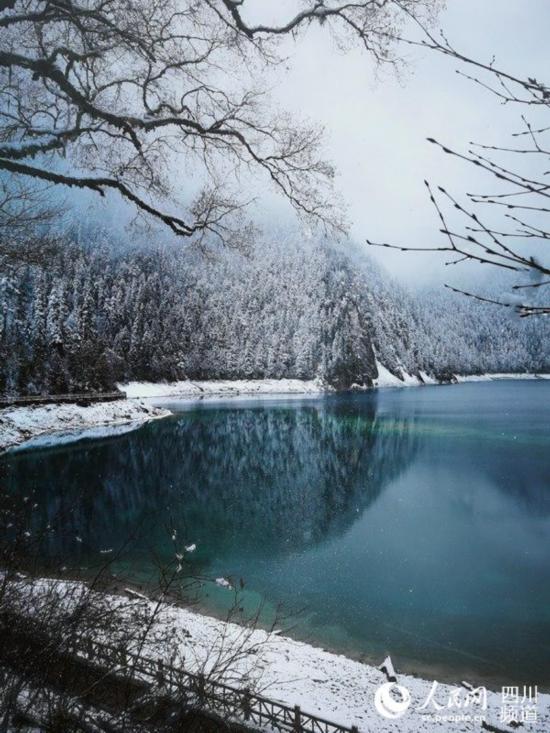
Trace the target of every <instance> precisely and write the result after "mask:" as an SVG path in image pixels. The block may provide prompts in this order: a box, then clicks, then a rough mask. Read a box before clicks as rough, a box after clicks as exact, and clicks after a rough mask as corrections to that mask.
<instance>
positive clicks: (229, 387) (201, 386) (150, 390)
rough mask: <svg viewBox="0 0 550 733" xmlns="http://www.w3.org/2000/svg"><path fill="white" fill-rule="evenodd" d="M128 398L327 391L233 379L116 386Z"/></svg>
mask: <svg viewBox="0 0 550 733" xmlns="http://www.w3.org/2000/svg"><path fill="white" fill-rule="evenodd" d="M117 386H118V387H119V389H121V390H122V391H123V392H126V394H127V396H128V397H131V398H136V397H185V398H195V397H196V398H202V397H232V396H241V395H287V394H298V395H300V394H320V393H322V392H326V391H330V388H329V387H327V385H325V384H323V382H321V381H320V380H317V379H311V380H304V379H234V380H221V379H220V380H211V381H207V382H195V381H190V380H185V381H180V382H128V384H119V385H117Z"/></svg>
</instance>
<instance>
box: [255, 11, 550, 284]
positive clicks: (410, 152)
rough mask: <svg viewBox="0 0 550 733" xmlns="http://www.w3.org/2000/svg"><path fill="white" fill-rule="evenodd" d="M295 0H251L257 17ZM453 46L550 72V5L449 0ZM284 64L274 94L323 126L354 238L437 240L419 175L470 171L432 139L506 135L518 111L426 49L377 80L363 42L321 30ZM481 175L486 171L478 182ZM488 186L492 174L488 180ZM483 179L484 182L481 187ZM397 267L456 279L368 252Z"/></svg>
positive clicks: (431, 261) (443, 179)
mask: <svg viewBox="0 0 550 733" xmlns="http://www.w3.org/2000/svg"><path fill="white" fill-rule="evenodd" d="M291 5H292V2H291V0H248V3H247V4H246V5H245V7H249V8H250V9H251V11H252V12H254V15H255V16H256V15H257V17H258V18H262V19H264V18H266V17H270V16H271V17H274V18H275V17H277V16H281V17H282V16H283V15H284V14H285V11H286V9H287V8H288V7H291ZM438 25H440V26H441V27H442V28H443V29H444V31H445V33H446V35H447V37H448V38H449V39H450V40H451V41H452V43H453V44H454V45H455V47H456V48H458V49H459V50H461V51H463V52H464V53H466V54H469V55H471V56H473V57H475V58H477V59H480V60H483V61H487V62H489V61H490V60H491V57H492V55H493V54H494V55H495V56H496V60H497V65H499V66H500V67H501V68H504V69H507V70H510V71H512V72H513V73H516V74H520V75H525V76H536V77H538V78H544V77H545V74H546V72H547V67H548V30H549V28H550V2H548V0H448V2H447V7H446V9H445V10H444V12H443V13H442V14H441V17H440V22H439V24H438ZM288 52H289V53H290V54H291V56H290V60H289V64H288V69H287V71H286V72H285V73H284V74H283V75H282V77H279V78H280V84H279V86H278V89H277V90H276V92H275V93H276V95H277V97H278V99H280V101H281V104H283V105H284V106H285V107H287V108H289V109H291V110H294V111H297V112H300V113H305V114H307V115H308V116H309V117H311V118H312V119H314V120H318V121H319V122H321V123H322V124H323V125H324V126H325V127H326V132H327V151H328V155H329V157H330V158H331V159H332V161H333V162H334V163H335V164H336V167H337V169H338V179H337V187H338V189H339V190H340V191H341V193H342V194H343V197H344V200H345V201H346V203H347V205H348V211H349V218H350V221H351V223H352V229H351V232H352V235H353V236H354V238H356V239H357V240H359V241H364V239H365V238H366V237H367V236H368V237H369V238H371V239H374V240H377V239H378V240H383V241H392V242H396V243H404V244H409V245H417V246H418V245H424V244H426V243H433V242H434V241H436V238H437V237H438V235H437V226H438V222H437V220H436V218H435V216H434V212H433V210H432V208H430V205H429V202H428V200H427V197H426V189H425V187H424V185H423V179H424V178H428V179H429V180H430V181H432V182H434V183H435V184H445V186H447V187H448V188H449V189H450V190H452V191H453V192H454V193H456V194H457V195H458V194H461V193H462V192H464V191H471V190H472V189H473V188H475V185H474V184H475V182H476V179H475V178H474V171H473V170H472V168H471V167H469V166H468V165H467V164H465V163H464V164H462V163H460V161H457V160H453V159H451V158H449V157H448V156H445V155H444V154H443V153H441V152H440V151H438V150H437V149H436V148H435V147H434V146H432V145H430V144H429V143H428V142H426V138H427V137H435V138H437V139H439V140H441V141H443V142H446V143H449V144H451V145H453V146H454V147H455V148H457V149H458V148H462V149H465V148H466V146H467V143H468V141H470V140H474V141H479V142H484V143H490V144H494V143H499V142H500V143H505V142H510V139H509V137H508V136H509V134H510V132H513V131H516V130H518V129H521V126H522V125H521V119H520V114H521V112H522V111H524V110H522V109H519V108H517V107H515V108H512V107H503V106H502V105H501V104H500V103H499V102H498V100H497V99H496V98H495V97H493V96H492V95H490V94H489V93H488V92H486V91H484V90H482V89H480V88H478V87H476V86H475V85H474V84H472V83H471V82H468V81H467V80H465V79H462V78H460V77H458V76H457V74H456V73H455V69H456V68H457V64H456V63H455V62H453V61H452V60H449V59H446V58H445V57H443V56H441V55H438V54H434V53H431V52H429V51H424V50H409V51H408V67H407V69H406V70H405V72H404V73H403V74H402V77H401V79H398V78H396V76H395V75H394V74H393V73H391V72H385V73H382V74H381V75H380V74H379V76H378V78H376V77H377V75H376V74H375V71H374V69H375V67H374V65H373V63H372V61H371V59H369V58H368V56H367V55H366V54H365V53H364V52H363V51H362V50H361V49H360V48H356V49H352V50H351V51H349V52H347V53H345V54H342V53H341V52H338V51H337V50H336V49H335V47H334V44H333V42H332V41H331V39H330V35H329V34H328V33H326V31H325V30H324V29H323V28H321V27H318V26H317V25H315V26H314V27H312V28H311V29H310V30H309V31H308V32H307V34H306V36H305V37H302V38H300V41H299V43H297V44H289V46H288ZM477 181H479V178H478V179H477ZM487 183H489V182H488V181H486V180H485V184H486V185H487ZM486 185H485V187H484V186H483V179H482V180H481V181H480V186H479V188H480V189H483V188H484V189H485V190H486ZM370 252H371V253H372V254H376V255H377V256H378V257H380V258H381V259H382V260H383V261H384V263H385V265H386V266H387V267H388V269H390V270H391V271H392V272H393V273H394V274H396V275H398V276H401V277H405V278H408V279H410V278H414V279H416V280H420V281H421V280H424V279H425V278H427V277H432V278H434V277H435V278H437V279H442V278H444V279H446V280H448V279H449V274H450V273H449V272H448V268H447V270H445V268H444V267H443V266H442V258H441V257H439V256H437V255H430V256H420V257H418V256H415V255H412V254H400V253H389V252H387V251H386V250H376V251H375V250H373V249H372V250H370Z"/></svg>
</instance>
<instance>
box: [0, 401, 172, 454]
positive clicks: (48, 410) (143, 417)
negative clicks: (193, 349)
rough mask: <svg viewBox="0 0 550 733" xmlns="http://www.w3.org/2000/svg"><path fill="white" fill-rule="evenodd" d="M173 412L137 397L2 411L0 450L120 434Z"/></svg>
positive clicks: (14, 408) (9, 408) (43, 445)
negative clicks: (146, 402)
mask: <svg viewBox="0 0 550 733" xmlns="http://www.w3.org/2000/svg"><path fill="white" fill-rule="evenodd" d="M167 415H170V412H169V411H168V410H164V409H160V408H157V407H154V406H152V405H147V404H144V403H142V402H139V401H137V400H116V401H113V402H99V403H96V404H92V405H88V406H82V405H77V404H48V405H36V406H28V407H27V406H24V407H8V408H5V409H3V410H0V452H2V451H4V450H8V449H14V448H16V447H17V446H24V447H25V448H28V447H33V448H34V447H46V446H49V445H54V444H59V443H67V442H73V441H75V440H82V439H83V438H97V437H103V436H105V435H120V434H122V433H126V432H128V431H130V430H134V429H135V428H137V427H139V425H141V424H142V423H144V422H147V421H148V420H152V419H155V418H159V417H165V416H167Z"/></svg>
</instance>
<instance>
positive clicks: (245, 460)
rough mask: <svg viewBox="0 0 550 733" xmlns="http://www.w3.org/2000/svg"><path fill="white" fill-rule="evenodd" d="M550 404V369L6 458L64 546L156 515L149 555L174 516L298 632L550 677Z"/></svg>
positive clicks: (223, 570)
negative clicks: (283, 611)
mask: <svg viewBox="0 0 550 733" xmlns="http://www.w3.org/2000/svg"><path fill="white" fill-rule="evenodd" d="M549 404H550V384H549V383H527V382H526V383H519V382H515V383H499V384H475V385H474V384H472V385H460V386H456V387H426V388H422V389H413V390H388V391H385V392H381V393H379V394H373V393H369V394H366V395H347V396H333V397H329V398H325V399H316V400H306V401H287V402H285V401H279V402H269V403H264V404H258V403H246V404H240V405H235V404H233V405H230V406H229V407H228V406H219V405H203V406H201V407H194V408H192V409H186V410H185V411H184V412H182V413H181V414H179V415H176V416H175V417H173V418H171V419H169V420H165V421H159V422H155V423H151V424H149V425H147V426H145V427H143V428H142V429H140V430H138V431H136V432H134V433H130V434H127V435H125V436H120V437H117V438H113V439H109V440H102V441H93V442H92V441H89V442H83V443H80V444H78V445H73V446H64V447H60V448H58V449H50V450H45V451H32V452H28V453H21V454H19V455H17V454H15V455H12V456H7V457H5V458H4V459H3V466H0V468H3V470H4V476H5V483H6V484H7V486H8V487H9V489H10V490H12V491H14V492H20V493H22V494H23V495H29V494H30V492H31V491H33V490H34V491H35V493H36V497H37V501H38V504H39V509H40V511H41V512H42V517H41V519H40V521H42V522H46V521H48V520H49V521H50V522H52V523H54V524H55V525H56V527H57V529H58V531H57V532H56V533H55V534H53V535H52V537H51V539H50V544H49V546H48V548H46V549H47V551H48V552H49V553H50V554H53V553H58V552H60V553H61V554H62V555H63V556H64V557H72V558H75V559H77V560H78V561H84V560H87V558H89V557H90V556H91V555H92V554H93V553H94V552H97V551H98V550H99V549H102V548H110V547H118V546H119V545H120V543H121V542H122V541H123V540H124V539H125V538H127V537H128V536H130V535H132V534H133V533H134V532H136V530H137V529H139V530H140V531H139V534H138V539H137V540H136V543H135V544H134V545H132V548H131V552H130V555H129V556H128V557H127V562H126V565H125V569H126V570H128V571H129V572H131V573H133V574H136V575H139V574H140V573H142V572H143V571H144V568H146V566H147V563H148V561H149V560H148V558H149V551H150V550H151V549H154V550H155V552H156V553H158V554H160V555H161V557H163V558H169V557H173V555H174V545H173V543H172V542H171V540H170V536H171V532H172V529H173V528H176V530H177V536H178V539H179V538H182V541H187V542H194V543H196V544H197V546H198V549H197V552H196V553H195V554H194V555H193V560H194V561H195V563H196V569H198V570H201V571H204V572H206V573H208V574H210V575H214V577H216V576H217V575H222V574H223V575H225V574H227V575H232V576H233V577H235V578H239V577H243V578H245V580H246V583H247V588H249V589H250V593H251V595H253V596H254V597H255V598H258V597H259V596H261V597H263V598H266V599H267V600H268V601H271V602H272V603H273V604H276V603H278V602H280V601H281V602H283V603H284V604H285V605H286V606H289V605H290V606H292V607H294V606H296V605H298V606H302V607H306V608H307V610H308V615H307V617H306V619H305V621H304V623H303V624H302V626H301V627H300V628H299V629H296V630H295V633H301V634H302V635H303V636H304V637H306V638H311V639H313V640H314V641H315V642H317V643H321V644H324V645H333V646H335V647H337V648H339V649H342V650H345V651H346V652H348V653H354V654H364V655H366V656H367V657H368V658H369V659H377V660H379V659H380V657H381V656H382V655H384V654H386V653H387V652H391V653H392V654H393V655H394V657H395V658H396V661H397V662H398V664H400V665H401V667H404V668H406V669H410V670H411V671H416V672H424V673H425V674H429V675H431V674H432V673H434V674H435V676H437V677H438V678H439V679H443V678H444V677H445V676H450V677H452V679H455V680H456V679H459V680H460V679H464V678H470V679H471V680H472V681H475V680H476V678H477V679H479V676H480V675H481V676H489V677H491V678H493V679H498V680H505V681H507V682H511V683H514V684H520V683H521V684H522V683H523V682H527V683H529V684H537V683H538V684H539V685H541V686H542V685H543V684H550V667H549V665H548V640H549V639H550V565H549V563H548V547H549V545H550V490H549V478H550V413H549V411H548V410H547V406H548V405H549ZM182 409H183V408H182ZM62 530H68V531H64V532H63V531H62ZM77 535H78V536H79V538H80V539H81V540H82V542H77V541H76V540H75V537H76V536H77ZM216 593H218V595H217V596H216ZM224 593H226V591H224V590H222V589H218V590H215V591H214V592H213V593H212V594H211V596H210V597H209V599H208V603H211V604H216V603H221V601H220V596H223V594H224ZM434 665H436V666H437V670H436V671H435V672H434V671H433V666H434ZM446 673H447V674H446ZM476 676H477V677H476Z"/></svg>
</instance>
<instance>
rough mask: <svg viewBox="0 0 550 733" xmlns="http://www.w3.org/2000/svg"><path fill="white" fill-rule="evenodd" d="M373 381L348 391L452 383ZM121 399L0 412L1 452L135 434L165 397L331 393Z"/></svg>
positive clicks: (288, 383) (156, 394)
mask: <svg viewBox="0 0 550 733" xmlns="http://www.w3.org/2000/svg"><path fill="white" fill-rule="evenodd" d="M377 367H378V377H377V379H376V380H374V384H373V386H372V387H363V386H359V385H354V387H353V388H352V389H357V390H360V391H363V390H365V391H366V390H368V389H384V388H391V387H400V388H402V387H419V386H427V385H440V384H451V383H452V382H438V381H437V380H436V379H434V378H433V377H431V376H429V375H427V374H424V373H422V372H421V373H420V378H419V377H417V376H414V375H410V374H407V373H405V372H403V379H402V380H401V379H399V378H398V377H396V376H395V375H394V374H392V373H391V372H390V371H389V370H388V369H387V368H386V367H384V365H383V364H380V363H379V362H377ZM454 379H455V380H456V383H459V384H460V383H464V382H490V381H498V380H511V379H520V380H539V379H540V380H549V379H550V374H509V373H500V374H479V375H476V374H472V375H458V374H457V375H455V376H454ZM118 386H119V388H120V389H121V390H123V391H124V392H126V394H127V399H126V400H118V401H115V402H102V403H97V404H92V405H89V406H86V407H84V406H81V405H77V404H72V403H64V404H58V403H51V404H47V405H37V406H32V407H30V406H29V407H27V406H24V407H8V408H4V409H2V410H0V454H1V453H3V452H5V451H8V450H10V451H11V450H17V449H21V448H25V449H27V448H38V447H42V448H44V447H48V446H51V445H59V444H61V443H69V442H75V441H78V440H82V439H84V438H100V437H106V436H109V435H121V434H123V433H125V432H130V431H131V430H135V429H137V428H138V427H140V426H141V425H143V424H144V423H145V422H148V421H149V420H154V419H159V418H164V417H169V416H170V415H171V414H172V411H171V410H170V409H169V408H170V405H166V398H173V399H174V400H177V401H190V402H194V401H199V400H212V401H215V400H220V399H235V398H246V399H254V398H266V399H268V398H273V399H276V398H282V397H295V398H299V397H312V398H314V397H316V396H321V395H323V394H332V393H335V392H336V390H335V389H334V388H333V387H331V386H330V385H327V384H326V383H324V382H322V381H321V380H318V379H312V380H301V379H257V380H245V379H241V380H232V381H231V380H212V381H204V382H202V381H190V380H186V381H180V382H129V383H127V384H120V385H118Z"/></svg>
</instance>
